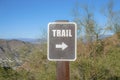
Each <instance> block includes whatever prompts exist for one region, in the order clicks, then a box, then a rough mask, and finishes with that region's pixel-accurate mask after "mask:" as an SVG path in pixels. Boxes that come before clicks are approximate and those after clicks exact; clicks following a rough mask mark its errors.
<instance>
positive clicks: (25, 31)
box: [0, 0, 120, 39]
mask: <svg viewBox="0 0 120 80" xmlns="http://www.w3.org/2000/svg"><path fill="white" fill-rule="evenodd" d="M107 1H108V0H99V1H98V0H78V2H80V4H84V3H88V4H89V5H94V6H95V8H96V9H95V13H96V16H97V20H98V21H99V22H100V23H103V22H104V19H102V18H101V17H100V15H99V12H98V11H97V9H98V8H99V7H100V6H103V4H105V3H106V2H107ZM115 2H116V6H115V7H116V9H117V8H120V6H119V2H120V1H119V0H115ZM75 3H76V0H0V38H5V39H9V38H40V37H41V34H42V32H43V31H42V30H47V24H48V23H49V22H53V21H55V20H61V19H62V20H63V19H65V20H69V21H72V19H73V18H72V9H73V7H74V5H75Z"/></svg>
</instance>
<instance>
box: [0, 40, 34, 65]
mask: <svg viewBox="0 0 120 80" xmlns="http://www.w3.org/2000/svg"><path fill="white" fill-rule="evenodd" d="M34 48H35V45H34V44H31V43H30V42H25V41H21V40H16V39H12V40H5V39H0V64H1V66H19V65H21V64H22V63H23V60H24V59H25V57H26V56H27V55H29V54H30V53H32V50H33V49H34Z"/></svg>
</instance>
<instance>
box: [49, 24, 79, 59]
mask: <svg viewBox="0 0 120 80" xmlns="http://www.w3.org/2000/svg"><path fill="white" fill-rule="evenodd" d="M50 24H74V25H75V58H74V59H51V58H49V25H50ZM47 32H48V33H47V34H48V36H47V38H48V39H47V58H48V60H49V61H75V60H76V59H77V24H76V23H75V22H49V23H48V30H47Z"/></svg>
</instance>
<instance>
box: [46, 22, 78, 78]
mask: <svg viewBox="0 0 120 80" xmlns="http://www.w3.org/2000/svg"><path fill="white" fill-rule="evenodd" d="M76 44H77V26H76V23H74V22H68V21H65V20H59V21H56V22H51V23H49V24H48V55H47V57H48V60H50V61H57V80H69V79H70V77H69V61H75V60H76V51H77V50H76Z"/></svg>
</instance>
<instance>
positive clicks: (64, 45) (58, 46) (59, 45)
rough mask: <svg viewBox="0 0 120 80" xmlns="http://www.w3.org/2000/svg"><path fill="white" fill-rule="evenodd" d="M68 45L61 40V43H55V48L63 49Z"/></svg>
mask: <svg viewBox="0 0 120 80" xmlns="http://www.w3.org/2000/svg"><path fill="white" fill-rule="evenodd" d="M67 47H68V45H67V44H65V43H64V42H62V44H56V48H61V49H62V50H65V49H66V48H67Z"/></svg>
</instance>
